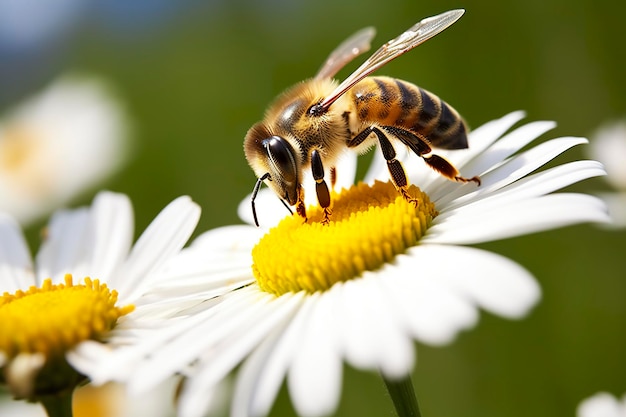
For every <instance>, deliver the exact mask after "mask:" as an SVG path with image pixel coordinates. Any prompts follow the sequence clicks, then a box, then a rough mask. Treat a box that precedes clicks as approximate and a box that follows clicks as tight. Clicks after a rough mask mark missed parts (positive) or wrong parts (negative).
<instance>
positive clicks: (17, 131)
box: [0, 77, 129, 224]
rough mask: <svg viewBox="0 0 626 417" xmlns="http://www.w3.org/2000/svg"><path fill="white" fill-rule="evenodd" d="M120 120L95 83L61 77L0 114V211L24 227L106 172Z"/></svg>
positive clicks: (120, 133)
mask: <svg viewBox="0 0 626 417" xmlns="http://www.w3.org/2000/svg"><path fill="white" fill-rule="evenodd" d="M127 142H128V127H127V120H126V116H125V114H124V112H123V110H122V109H121V107H120V104H119V103H118V101H117V100H116V99H115V98H114V97H113V96H112V94H111V93H110V91H109V89H108V88H107V86H106V85H104V84H103V83H102V82H101V81H98V80H96V79H92V78H79V77H65V78H62V79H60V80H58V81H56V82H55V83H53V84H52V85H50V86H49V87H48V88H47V89H46V90H45V91H43V92H41V93H40V94H38V95H36V96H34V97H31V98H30V99H28V100H26V101H25V102H23V103H21V104H20V105H19V106H17V107H16V108H14V109H12V110H11V111H10V112H9V113H8V114H5V115H4V116H3V117H2V118H0V211H5V212H8V213H9V214H11V215H12V216H14V217H15V218H16V219H17V220H18V221H19V222H20V223H21V224H28V223H29V222H32V221H34V220H37V219H38V218H40V217H42V216H44V215H46V214H48V213H49V212H51V211H52V210H54V209H55V208H58V207H60V206H62V205H63V204H65V203H67V202H68V201H69V200H70V199H71V198H72V197H74V196H76V195H77V194H78V193H80V192H82V191H85V190H86V189H88V188H89V187H92V186H94V185H95V184H97V183H98V182H101V181H103V180H104V179H105V178H107V177H108V176H110V175H111V174H112V173H114V172H115V171H116V170H117V169H118V168H119V167H120V165H121V164H122V163H123V162H124V161H125V160H126V156H127V154H128V150H129V146H128V143H127Z"/></svg>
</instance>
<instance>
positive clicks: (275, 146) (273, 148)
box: [263, 136, 297, 183]
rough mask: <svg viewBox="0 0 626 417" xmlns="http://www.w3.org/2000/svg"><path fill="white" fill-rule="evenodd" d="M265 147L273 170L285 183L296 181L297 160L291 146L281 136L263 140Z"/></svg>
mask: <svg viewBox="0 0 626 417" xmlns="http://www.w3.org/2000/svg"><path fill="white" fill-rule="evenodd" d="M263 147H264V148H265V149H266V151H267V156H268V157H269V160H270V163H271V165H272V168H273V169H274V170H275V171H276V172H277V173H278V174H279V175H280V176H281V177H282V179H283V180H284V181H285V182H288V183H294V182H295V181H296V176H297V174H296V172H297V168H296V160H295V157H294V152H293V148H292V147H291V145H290V144H289V143H288V142H287V141H286V140H285V139H283V138H281V137H280V136H272V137H271V138H268V139H264V140H263Z"/></svg>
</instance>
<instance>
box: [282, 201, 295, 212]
mask: <svg viewBox="0 0 626 417" xmlns="http://www.w3.org/2000/svg"><path fill="white" fill-rule="evenodd" d="M280 202H281V203H283V206H285V208H286V209H287V210H289V214H293V211H292V210H291V207H289V205H288V204H287V203H285V200H283V199H282V198H281V199H280Z"/></svg>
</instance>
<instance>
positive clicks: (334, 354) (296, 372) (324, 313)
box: [288, 293, 343, 417]
mask: <svg viewBox="0 0 626 417" xmlns="http://www.w3.org/2000/svg"><path fill="white" fill-rule="evenodd" d="M327 295H328V294H327V293H325V294H321V295H319V296H317V297H316V295H315V294H314V295H311V296H308V297H307V301H309V300H310V301H309V302H312V303H313V304H314V305H313V307H312V311H311V313H310V315H309V317H308V320H307V321H306V323H304V324H303V325H304V329H305V332H304V334H303V335H302V338H301V339H300V340H299V346H298V347H296V352H295V357H294V360H293V363H292V365H291V367H290V368H289V379H288V387H289V393H290V394H291V399H292V401H293V404H294V407H295V409H296V411H297V412H298V414H299V415H301V416H304V417H317V416H324V415H328V414H331V413H332V412H334V411H335V410H336V408H337V405H338V403H339V398H340V396H341V379H342V370H343V368H342V367H343V363H342V361H341V356H340V354H339V352H338V351H337V346H336V340H334V338H333V333H334V332H332V330H331V329H332V328H333V326H334V321H335V318H334V315H333V311H332V306H331V304H330V301H331V300H330V297H328V296H327ZM316 298H318V299H316Z"/></svg>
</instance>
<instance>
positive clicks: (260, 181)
mask: <svg viewBox="0 0 626 417" xmlns="http://www.w3.org/2000/svg"><path fill="white" fill-rule="evenodd" d="M268 178H269V179H270V181H271V180H272V179H271V178H270V173H269V172H266V173H265V174H263V175H262V176H261V178H257V180H256V184H254V189H253V190H252V199H251V200H250V202H251V203H252V217H254V224H255V225H256V227H259V220H258V219H257V217H256V205H255V204H254V200H256V195H257V194H258V193H259V189H260V188H261V184H263V181H265V180H266V179H268ZM281 201H282V200H281ZM283 203H284V202H283Z"/></svg>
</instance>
